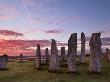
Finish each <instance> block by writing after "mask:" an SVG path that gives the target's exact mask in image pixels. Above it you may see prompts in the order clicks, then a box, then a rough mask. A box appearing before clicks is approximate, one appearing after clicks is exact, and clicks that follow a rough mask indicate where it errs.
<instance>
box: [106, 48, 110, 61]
mask: <svg viewBox="0 0 110 82" xmlns="http://www.w3.org/2000/svg"><path fill="white" fill-rule="evenodd" d="M106 58H107V61H108V62H110V49H108V48H106Z"/></svg>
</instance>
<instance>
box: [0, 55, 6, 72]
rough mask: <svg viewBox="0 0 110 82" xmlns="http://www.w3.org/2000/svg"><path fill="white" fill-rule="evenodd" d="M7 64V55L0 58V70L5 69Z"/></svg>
mask: <svg viewBox="0 0 110 82" xmlns="http://www.w3.org/2000/svg"><path fill="white" fill-rule="evenodd" d="M7 63H8V55H6V54H4V55H3V56H0V70H3V69H6V66H7Z"/></svg>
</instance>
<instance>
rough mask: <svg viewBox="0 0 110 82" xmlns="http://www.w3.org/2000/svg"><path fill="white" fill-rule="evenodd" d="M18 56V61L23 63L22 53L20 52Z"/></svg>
mask: <svg viewBox="0 0 110 82" xmlns="http://www.w3.org/2000/svg"><path fill="white" fill-rule="evenodd" d="M19 58H20V59H19V60H20V61H19V62H20V63H23V54H20V56H19Z"/></svg>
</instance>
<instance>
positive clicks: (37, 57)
mask: <svg viewBox="0 0 110 82" xmlns="http://www.w3.org/2000/svg"><path fill="white" fill-rule="evenodd" d="M36 68H37V69H41V50H40V45H39V44H37V50H36Z"/></svg>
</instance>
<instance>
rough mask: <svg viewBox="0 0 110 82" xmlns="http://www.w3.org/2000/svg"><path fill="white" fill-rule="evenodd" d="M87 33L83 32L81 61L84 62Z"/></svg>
mask: <svg viewBox="0 0 110 82" xmlns="http://www.w3.org/2000/svg"><path fill="white" fill-rule="evenodd" d="M85 41H86V39H85V34H84V33H83V32H82V33H81V55H80V63H84V56H85Z"/></svg>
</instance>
